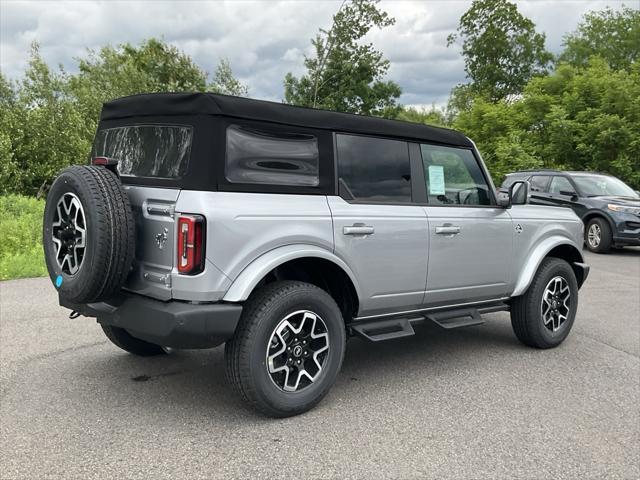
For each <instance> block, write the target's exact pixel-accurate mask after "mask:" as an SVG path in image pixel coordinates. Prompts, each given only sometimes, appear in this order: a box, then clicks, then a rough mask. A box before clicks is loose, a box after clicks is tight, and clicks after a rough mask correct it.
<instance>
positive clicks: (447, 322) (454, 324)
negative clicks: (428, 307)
mask: <svg viewBox="0 0 640 480" xmlns="http://www.w3.org/2000/svg"><path fill="white" fill-rule="evenodd" d="M425 317H426V318H428V319H429V320H431V321H432V322H434V323H436V324H437V325H440V326H441V327H442V328H446V329H450V328H460V327H472V326H474V325H482V324H483V323H484V320H483V319H482V317H481V316H480V312H478V310H477V309H475V308H467V309H465V310H449V311H448V312H447V311H444V312H434V313H428V314H426V315H425Z"/></svg>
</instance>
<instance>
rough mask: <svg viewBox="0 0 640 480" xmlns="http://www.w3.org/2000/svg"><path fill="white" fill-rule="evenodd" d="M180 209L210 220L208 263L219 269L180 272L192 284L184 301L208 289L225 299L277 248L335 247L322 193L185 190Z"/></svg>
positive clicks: (178, 207) (218, 297)
mask: <svg viewBox="0 0 640 480" xmlns="http://www.w3.org/2000/svg"><path fill="white" fill-rule="evenodd" d="M176 211H177V212H182V213H197V214H200V215H203V216H204V217H205V218H206V222H207V236H206V257H207V264H208V265H211V266H213V267H215V270H216V275H214V276H213V277H212V278H207V275H203V277H202V278H199V279H196V278H194V277H185V276H182V275H180V277H182V278H183V279H184V280H185V282H187V281H188V283H189V285H192V287H191V288H190V289H187V288H186V285H185V289H184V291H183V292H181V297H180V298H183V299H186V300H190V299H193V298H192V297H193V294H192V292H194V291H197V292H203V293H204V292H207V291H209V293H210V295H209V298H208V300H211V301H214V300H219V299H221V298H222V297H223V296H224V294H225V293H226V291H227V290H228V288H229V287H230V285H231V283H232V282H233V281H234V280H235V279H236V278H237V277H238V275H240V273H241V272H242V271H243V270H244V269H245V268H246V267H247V266H248V265H249V264H251V263H252V262H253V261H254V260H255V259H257V258H259V257H260V256H262V255H264V254H265V253H267V252H269V251H271V250H273V249H276V248H278V247H282V246H285V245H306V246H309V245H310V246H317V247H320V248H323V249H324V250H326V251H329V252H331V251H333V228H332V221H331V213H330V211H329V207H328V206H327V201H326V199H325V197H324V196H313V195H279V194H257V193H239V192H238V193H236V192H200V191H192V190H183V191H182V192H181V194H180V198H179V201H178V203H177V204H176ZM205 273H206V271H205ZM225 279H226V280H225ZM197 280H201V281H200V282H198V281H197ZM212 281H213V282H214V284H215V288H214V286H213V285H212V284H211V283H210V282H212ZM212 290H213V291H212Z"/></svg>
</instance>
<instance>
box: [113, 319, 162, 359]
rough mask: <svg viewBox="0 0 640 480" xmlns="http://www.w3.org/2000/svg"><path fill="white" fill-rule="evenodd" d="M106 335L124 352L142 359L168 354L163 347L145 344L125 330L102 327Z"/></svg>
mask: <svg viewBox="0 0 640 480" xmlns="http://www.w3.org/2000/svg"><path fill="white" fill-rule="evenodd" d="M101 327H102V330H103V331H104V334H105V335H106V336H107V338H108V339H109V340H111V343H113V344H114V345H115V346H116V347H119V348H121V349H122V350H124V351H126V352H129V353H133V354H134V355H139V356H141V357H152V356H154V355H165V354H166V353H167V352H166V350H164V349H163V348H162V347H161V346H159V345H155V344H153V343H149V342H145V341H144V340H140V339H139V338H136V337H133V336H131V335H130V334H129V332H127V331H126V330H125V329H124V328H119V327H112V326H110V325H101Z"/></svg>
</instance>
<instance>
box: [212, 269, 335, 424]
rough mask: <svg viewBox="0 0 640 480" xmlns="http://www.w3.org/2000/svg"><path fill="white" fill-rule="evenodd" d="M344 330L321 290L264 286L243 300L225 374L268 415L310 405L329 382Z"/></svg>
mask: <svg viewBox="0 0 640 480" xmlns="http://www.w3.org/2000/svg"><path fill="white" fill-rule="evenodd" d="M345 341H346V332H345V326H344V321H343V319H342V314H341V313H340V309H339V308H338V306H337V305H336V303H335V301H334V300H333V298H331V296H329V294H328V293H327V292H325V291H324V290H322V289H320V288H318V287H316V286H315V285H311V284H308V283H303V282H294V281H283V282H275V283H272V284H268V285H266V286H265V287H263V288H261V289H260V290H258V291H257V292H254V293H253V294H252V295H251V297H250V298H249V299H248V300H247V302H246V304H245V308H244V311H243V314H242V318H241V319H240V323H239V324H238V328H237V330H236V333H235V335H234V337H233V338H232V339H231V340H230V341H229V342H227V344H226V347H225V357H226V365H227V378H228V379H229V381H230V383H231V384H232V385H233V386H234V388H235V390H236V391H237V392H238V393H239V394H240V396H241V397H242V398H243V399H244V400H245V401H246V402H248V403H249V404H250V405H251V406H252V407H254V408H256V409H257V410H258V411H260V412H262V413H264V414H266V415H269V416H273V417H287V416H291V415H297V414H299V413H303V412H305V411H307V410H309V409H311V408H313V407H314V406H315V405H316V404H317V403H318V402H320V400H322V398H323V397H324V396H325V395H326V394H327V393H328V391H329V389H330V388H331V386H332V385H333V383H334V382H335V379H336V377H337V375H338V372H339V370H340V367H341V365H342V359H343V357H344V348H345Z"/></svg>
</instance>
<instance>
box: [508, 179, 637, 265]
mask: <svg viewBox="0 0 640 480" xmlns="http://www.w3.org/2000/svg"><path fill="white" fill-rule="evenodd" d="M523 180H528V181H529V183H530V184H531V190H530V197H529V202H530V203H532V204H534V205H550V206H554V207H558V206H560V207H569V208H571V209H573V211H574V212H576V214H577V215H578V216H579V217H580V218H581V219H582V221H583V222H584V224H585V230H584V241H585V244H586V245H587V248H588V249H589V250H591V251H592V252H596V253H607V252H608V251H609V250H610V249H611V247H623V246H632V245H640V195H639V194H638V192H636V191H634V190H633V189H632V188H631V187H630V186H628V185H627V184H626V183H624V182H623V181H622V180H620V179H618V178H616V177H613V176H611V175H605V174H602V173H592V172H562V171H557V170H532V171H526V172H516V173H512V174H510V175H507V177H506V178H505V180H504V182H503V183H502V187H501V189H500V190H501V191H503V192H506V191H507V189H508V188H509V187H510V186H511V185H512V184H513V183H514V182H516V181H523Z"/></svg>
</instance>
